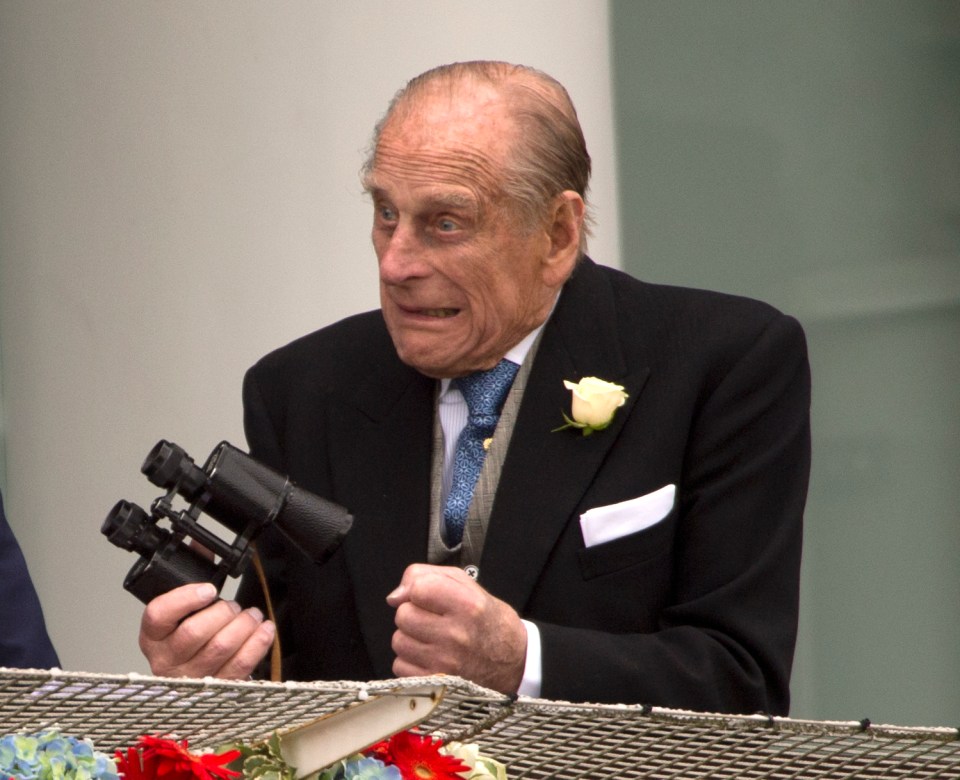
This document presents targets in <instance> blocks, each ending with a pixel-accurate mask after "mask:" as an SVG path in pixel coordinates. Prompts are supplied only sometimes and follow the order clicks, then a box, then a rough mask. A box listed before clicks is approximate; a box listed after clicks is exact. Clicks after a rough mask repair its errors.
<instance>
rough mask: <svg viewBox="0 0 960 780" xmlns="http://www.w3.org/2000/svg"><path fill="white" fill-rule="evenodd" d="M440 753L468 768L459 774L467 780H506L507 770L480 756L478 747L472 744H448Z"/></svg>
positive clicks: (492, 760)
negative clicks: (461, 762)
mask: <svg viewBox="0 0 960 780" xmlns="http://www.w3.org/2000/svg"><path fill="white" fill-rule="evenodd" d="M441 751H442V752H444V753H447V754H449V755H451V756H454V757H456V758H459V759H460V760H461V761H463V763H464V764H466V765H467V766H468V767H470V771H469V772H463V773H461V776H462V777H465V778H467V780H507V770H506V767H504V765H503V764H501V763H500V762H499V761H495V760H494V759H492V758H488V757H487V756H482V755H480V747H479V746H478V745H477V744H475V743H473V742H469V743H463V742H448V743H447V744H446V745H444V746H443V747H442V748H441Z"/></svg>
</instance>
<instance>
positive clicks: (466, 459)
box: [443, 359, 520, 547]
mask: <svg viewBox="0 0 960 780" xmlns="http://www.w3.org/2000/svg"><path fill="white" fill-rule="evenodd" d="M519 368H520V366H518V365H517V364H516V363H511V362H510V361H509V360H506V359H504V360H501V361H500V362H499V363H497V365H495V366H494V367H493V368H491V369H490V370H489V371H480V372H478V373H476V374H470V375H469V376H462V377H459V378H458V379H454V380H453V382H454V384H455V385H456V386H457V389H458V390H459V391H460V392H461V393H462V394H463V397H464V399H466V402H467V408H468V409H469V410H470V414H469V416H468V417H467V424H466V426H464V429H463V431H462V432H461V434H460V438H458V439H457V452H456V455H455V456H454V461H453V483H452V484H451V486H450V495H448V496H447V503H446V506H445V507H444V509H443V522H444V525H445V527H446V531H447V544H448V545H449V546H450V547H455V546H456V545H458V544H460V540H461V539H463V527H464V525H466V522H467V511H468V510H469V509H470V502H471V501H472V500H473V488H474V486H475V485H476V484H477V478H478V477H479V476H480V469H481V468H483V459H484V458H485V457H486V454H487V450H486V448H485V447H484V446H483V442H484V441H485V440H486V439H489V438H490V437H491V436H493V431H494V429H495V428H496V427H497V420H499V419H500V410H501V409H502V408H503V402H504V400H506V397H507V392H508V391H509V390H510V385H511V384H512V383H513V378H514V377H515V376H516V375H517V369H519Z"/></svg>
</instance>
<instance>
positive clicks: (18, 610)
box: [0, 496, 60, 669]
mask: <svg viewBox="0 0 960 780" xmlns="http://www.w3.org/2000/svg"><path fill="white" fill-rule="evenodd" d="M59 665H60V661H59V660H58V659H57V653H56V651H55V650H54V649H53V645H52V644H51V643H50V637H48V636H47V627H46V624H45V623H44V621H43V611H42V610H41V609H40V600H39V599H38V598H37V592H36V591H35V590H34V588H33V582H31V580H30V573H29V572H28V571H27V563H26V561H25V560H24V559H23V553H22V552H21V551H20V545H19V544H17V540H16V538H15V537H14V535H13V530H12V529H11V528H10V526H9V525H8V524H7V518H6V516H5V515H4V513H3V497H2V496H0V666H9V667H15V668H25V669H49V668H52V667H54V666H59Z"/></svg>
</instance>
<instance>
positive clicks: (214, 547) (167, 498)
mask: <svg viewBox="0 0 960 780" xmlns="http://www.w3.org/2000/svg"><path fill="white" fill-rule="evenodd" d="M140 471H141V472H142V473H143V474H144V475H145V476H146V477H147V479H148V480H150V482H151V483H153V484H154V485H156V486H157V487H160V488H163V489H164V490H166V491H167V493H166V494H165V495H163V496H161V497H159V498H158V499H156V500H155V501H154V502H153V504H152V506H151V512H150V514H147V512H146V511H144V510H143V509H141V508H140V507H139V506H137V505H136V504H132V503H130V502H129V501H118V502H117V504H116V505H115V506H114V507H113V509H111V510H110V513H109V514H108V515H107V518H106V519H105V520H104V521H103V525H102V527H101V528H100V530H101V532H102V533H103V534H104V535H105V536H106V537H107V538H108V539H109V540H110V542H112V543H113V544H115V545H116V546H117V547H121V548H123V549H124V550H129V551H131V552H136V553H139V554H140V559H139V560H138V561H137V562H136V563H135V564H134V566H133V568H132V569H131V570H130V572H129V573H128V574H127V576H126V578H125V579H124V581H123V587H124V588H125V589H126V590H128V591H130V593H132V594H133V595H134V596H136V597H137V598H138V599H140V600H141V601H142V602H143V603H145V604H146V603H147V602H149V601H151V600H152V599H153V598H155V597H156V596H159V595H160V594H162V593H166V592H167V591H169V590H172V589H173V588H176V587H178V586H180V585H186V584H187V583H190V582H211V583H213V584H214V585H215V586H216V588H217V590H218V591H219V590H220V589H221V588H222V587H223V584H224V582H225V581H226V578H227V577H228V576H231V577H236V576H238V575H239V574H241V573H242V572H243V571H244V569H245V568H246V566H247V563H248V562H249V560H250V556H251V555H252V551H253V548H252V547H251V543H252V542H253V541H254V540H255V539H256V538H257V537H258V536H259V535H260V533H261V532H262V531H263V529H264V528H266V527H267V526H268V525H271V524H276V526H277V528H278V529H279V530H280V531H282V532H283V533H284V534H285V535H286V536H287V537H288V538H289V539H290V540H291V541H292V542H293V543H294V544H295V545H297V546H298V547H299V548H300V549H301V550H303V552H304V553H305V554H306V555H308V556H309V557H311V558H312V559H313V560H314V561H316V562H317V563H323V562H324V561H326V560H327V559H328V558H329V557H330V556H331V555H332V554H333V553H334V552H335V551H336V550H337V548H338V547H339V546H340V543H341V542H342V541H343V538H344V537H345V536H346V534H347V532H348V531H349V530H350V526H351V525H352V524H353V517H352V516H351V515H350V514H349V513H348V512H347V510H346V509H344V508H343V507H341V506H338V505H337V504H334V503H333V502H331V501H327V500H326V499H324V498H321V497H320V496H317V495H315V494H313V493H311V492H309V491H307V490H303V489H302V488H299V487H297V485H295V484H294V483H293V482H291V481H290V480H289V479H288V478H287V477H286V476H284V475H283V474H280V473H278V472H277V471H274V470H273V469H271V468H270V467H268V466H265V465H264V464H262V463H260V462H259V461H257V460H254V459H253V458H251V457H250V456H249V455H247V454H246V453H245V452H242V451H241V450H238V449H237V448H236V447H234V446H233V445H231V444H229V443H228V442H225V441H224V442H221V443H220V444H219V445H217V447H216V449H214V451H213V452H212V453H211V454H210V457H209V458H208V459H207V462H206V463H205V464H204V466H203V468H200V467H199V466H197V465H196V464H195V463H194V462H193V460H192V459H191V458H190V456H189V455H187V453H186V452H184V450H183V449H181V448H180V447H178V446H177V445H176V444H172V443H170V442H168V441H163V440H161V441H160V442H158V443H157V445H156V446H155V447H154V448H153V449H152V450H151V451H150V454H149V455H147V458H146V460H145V461H144V462H143V465H142V466H141V467H140ZM177 495H179V496H181V497H182V498H183V499H184V500H186V501H187V502H189V506H188V508H186V509H183V510H180V511H177V510H175V509H174V507H173V500H174V498H175V497H176V496H177ZM201 513H206V514H207V515H209V516H210V517H212V518H213V519H214V520H216V521H218V522H219V523H220V524H221V525H223V526H224V527H226V528H228V529H229V530H230V531H232V532H234V533H235V534H236V535H237V536H236V538H235V539H233V540H232V541H229V542H228V541H224V540H222V539H220V538H219V537H218V536H217V535H216V534H214V533H212V532H211V531H209V530H208V529H206V528H204V527H203V526H201V525H200V524H199V522H198V520H199V516H200V514H201ZM163 520H167V521H168V522H169V525H170V527H169V528H165V527H163V526H161V525H159V523H160V522H161V521H163ZM188 537H189V538H190V539H192V540H194V541H195V542H197V543H198V544H200V545H201V546H202V547H204V548H206V550H207V551H209V553H212V554H213V556H214V557H213V559H211V557H210V556H209V554H204V553H203V552H202V551H199V550H197V549H195V548H194V547H193V546H191V545H190V544H189V543H188V542H187V541H186V539H187V538H188Z"/></svg>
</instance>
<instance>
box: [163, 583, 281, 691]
mask: <svg viewBox="0 0 960 780" xmlns="http://www.w3.org/2000/svg"><path fill="white" fill-rule="evenodd" d="M221 606H222V607H223V608H225V609H226V611H227V612H228V614H229V619H227V620H225V621H220V620H219V617H218V622H216V623H214V622H212V618H209V616H208V615H204V614H203V613H201V614H198V615H194V616H193V617H191V618H189V619H188V620H187V621H185V622H184V624H183V625H182V626H181V627H180V628H179V629H178V630H177V633H176V634H174V636H173V637H172V638H171V640H168V641H167V642H166V646H165V648H164V650H165V651H166V653H165V657H166V658H167V663H168V666H169V668H168V669H167V670H165V672H164V673H165V674H167V675H172V676H181V675H187V676H190V677H205V676H207V675H216V676H223V675H224V673H227V674H230V675H231V676H234V677H237V676H239V677H246V676H247V675H248V674H250V672H251V671H252V669H253V667H254V666H256V664H257V663H258V662H259V661H260V659H261V658H262V657H263V654H264V653H265V652H266V650H265V648H266V647H269V642H268V641H265V636H264V635H261V636H260V638H259V639H257V640H255V641H254V644H253V645H252V646H251V647H250V648H247V650H246V651H244V646H245V644H246V643H247V642H248V641H249V640H250V639H251V638H252V637H254V635H255V634H256V633H257V632H258V631H259V630H260V628H261V626H262V625H263V623H264V620H263V614H262V613H261V612H260V610H259V609H256V608H255V607H254V608H251V609H246V610H240V608H239V605H237V604H235V603H233V602H219V603H218V604H215V605H213V606H212V607H209V608H208V609H207V610H205V612H207V613H212V612H213V611H214V610H215V609H217V608H219V607H221ZM234 610H236V611H234ZM219 611H221V612H223V611H224V610H223V609H221V610H219ZM208 618H209V619H208ZM201 619H202V622H201ZM192 624H195V625H192ZM197 626H200V627H199V628H198V627H197ZM214 627H215V628H214ZM264 631H266V632H271V633H272V632H273V628H272V624H271V625H270V627H268V628H267V629H264ZM270 638H271V641H272V636H271V637H270ZM173 640H176V642H177V643H178V645H177V646H176V647H175V646H174V645H173ZM261 647H262V648H264V650H263V652H261V653H260V654H259V655H256V651H257V650H258V649H259V648H261ZM253 655H256V658H255V659H252V660H251V656H253ZM235 656H238V657H237V660H236V661H235V662H234V661H233V659H234V657H235ZM161 663H162V662H161Z"/></svg>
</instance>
